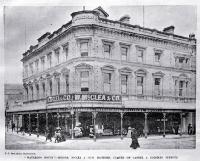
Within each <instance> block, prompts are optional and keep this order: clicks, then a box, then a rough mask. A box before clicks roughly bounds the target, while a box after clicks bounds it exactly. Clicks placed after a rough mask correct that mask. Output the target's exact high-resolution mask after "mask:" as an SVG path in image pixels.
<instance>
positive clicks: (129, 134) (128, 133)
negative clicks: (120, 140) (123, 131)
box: [126, 126, 132, 138]
mask: <svg viewBox="0 0 200 161" xmlns="http://www.w3.org/2000/svg"><path fill="white" fill-rule="evenodd" d="M131 132H132V128H131V127H130V126H129V127H128V132H127V135H126V137H127V138H131Z"/></svg>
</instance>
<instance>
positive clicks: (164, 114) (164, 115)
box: [163, 113, 166, 137]
mask: <svg viewBox="0 0 200 161" xmlns="http://www.w3.org/2000/svg"><path fill="white" fill-rule="evenodd" d="M165 119H166V113H163V137H165V129H166V127H165V126H166V125H165Z"/></svg>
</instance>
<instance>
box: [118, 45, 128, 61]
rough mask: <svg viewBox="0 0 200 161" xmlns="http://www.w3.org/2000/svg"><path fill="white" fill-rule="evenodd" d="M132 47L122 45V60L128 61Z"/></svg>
mask: <svg viewBox="0 0 200 161" xmlns="http://www.w3.org/2000/svg"><path fill="white" fill-rule="evenodd" d="M129 48H130V45H127V44H122V43H120V51H121V60H122V61H127V60H128V54H129Z"/></svg>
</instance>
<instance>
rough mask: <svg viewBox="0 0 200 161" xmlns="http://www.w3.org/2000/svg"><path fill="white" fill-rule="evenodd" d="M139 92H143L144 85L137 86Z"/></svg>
mask: <svg viewBox="0 0 200 161" xmlns="http://www.w3.org/2000/svg"><path fill="white" fill-rule="evenodd" d="M137 94H143V86H137Z"/></svg>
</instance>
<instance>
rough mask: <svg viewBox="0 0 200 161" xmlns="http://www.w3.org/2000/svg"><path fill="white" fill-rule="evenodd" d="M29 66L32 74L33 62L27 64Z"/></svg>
mask: <svg viewBox="0 0 200 161" xmlns="http://www.w3.org/2000/svg"><path fill="white" fill-rule="evenodd" d="M29 67H30V72H31V74H33V72H34V71H33V63H31V64H29Z"/></svg>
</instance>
